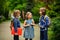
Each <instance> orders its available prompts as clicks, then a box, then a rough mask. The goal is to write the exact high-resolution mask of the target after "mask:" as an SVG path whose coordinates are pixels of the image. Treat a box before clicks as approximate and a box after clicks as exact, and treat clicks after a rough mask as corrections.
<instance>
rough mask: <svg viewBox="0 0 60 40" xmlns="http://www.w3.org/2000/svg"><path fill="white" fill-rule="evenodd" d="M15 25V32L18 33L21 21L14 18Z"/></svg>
mask: <svg viewBox="0 0 60 40" xmlns="http://www.w3.org/2000/svg"><path fill="white" fill-rule="evenodd" d="M13 24H14V29H15V32H17V28H18V27H20V21H19V19H18V18H14V19H13Z"/></svg>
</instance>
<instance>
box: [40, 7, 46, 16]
mask: <svg viewBox="0 0 60 40" xmlns="http://www.w3.org/2000/svg"><path fill="white" fill-rule="evenodd" d="M40 10H44V11H43V13H42V15H46V8H45V7H41V8H40Z"/></svg>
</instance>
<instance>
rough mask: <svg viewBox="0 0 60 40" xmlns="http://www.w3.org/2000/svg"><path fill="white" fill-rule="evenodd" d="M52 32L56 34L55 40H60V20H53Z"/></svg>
mask: <svg viewBox="0 0 60 40" xmlns="http://www.w3.org/2000/svg"><path fill="white" fill-rule="evenodd" d="M52 26H53V27H52V31H53V34H54V36H53V37H54V40H60V18H59V17H57V18H54V19H53V20H52Z"/></svg>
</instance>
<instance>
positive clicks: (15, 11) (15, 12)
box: [13, 10, 21, 17]
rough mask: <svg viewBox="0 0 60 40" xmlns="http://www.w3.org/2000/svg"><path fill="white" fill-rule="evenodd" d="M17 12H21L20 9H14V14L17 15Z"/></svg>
mask: <svg viewBox="0 0 60 40" xmlns="http://www.w3.org/2000/svg"><path fill="white" fill-rule="evenodd" d="M17 13H21V12H20V10H14V13H13V16H14V17H16V16H17Z"/></svg>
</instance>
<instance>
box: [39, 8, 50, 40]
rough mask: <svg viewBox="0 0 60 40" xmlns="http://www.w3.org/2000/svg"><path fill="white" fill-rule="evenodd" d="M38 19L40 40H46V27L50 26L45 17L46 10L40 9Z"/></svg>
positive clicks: (47, 18)
mask: <svg viewBox="0 0 60 40" xmlns="http://www.w3.org/2000/svg"><path fill="white" fill-rule="evenodd" d="M39 13H40V15H41V17H40V19H39V26H40V40H48V35H47V32H48V26H49V25H50V20H49V17H48V16H47V15H46V8H45V7H42V8H40V12H39Z"/></svg>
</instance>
